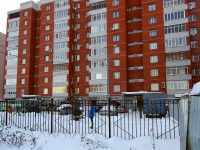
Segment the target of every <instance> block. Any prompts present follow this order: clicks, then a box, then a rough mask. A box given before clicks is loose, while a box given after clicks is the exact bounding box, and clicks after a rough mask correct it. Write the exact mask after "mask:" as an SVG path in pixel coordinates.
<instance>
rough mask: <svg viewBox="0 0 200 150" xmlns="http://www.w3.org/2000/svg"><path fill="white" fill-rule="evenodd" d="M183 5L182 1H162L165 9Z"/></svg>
mask: <svg viewBox="0 0 200 150" xmlns="http://www.w3.org/2000/svg"><path fill="white" fill-rule="evenodd" d="M180 4H184V0H164V1H163V5H164V7H165V8H167V7H171V6H174V5H180Z"/></svg>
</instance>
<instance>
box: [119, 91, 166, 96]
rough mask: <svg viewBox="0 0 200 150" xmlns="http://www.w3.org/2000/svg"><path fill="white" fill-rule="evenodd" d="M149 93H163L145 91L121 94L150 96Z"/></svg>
mask: <svg viewBox="0 0 200 150" xmlns="http://www.w3.org/2000/svg"><path fill="white" fill-rule="evenodd" d="M151 93H163V92H147V91H139V92H122V94H124V95H141V94H151Z"/></svg>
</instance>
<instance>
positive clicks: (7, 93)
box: [5, 88, 16, 95]
mask: <svg viewBox="0 0 200 150" xmlns="http://www.w3.org/2000/svg"><path fill="white" fill-rule="evenodd" d="M13 94H16V89H15V88H12V89H6V90H5V95H13Z"/></svg>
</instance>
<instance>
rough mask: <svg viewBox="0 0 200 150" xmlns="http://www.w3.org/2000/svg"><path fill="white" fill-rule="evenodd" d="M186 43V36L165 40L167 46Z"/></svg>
mask: <svg viewBox="0 0 200 150" xmlns="http://www.w3.org/2000/svg"><path fill="white" fill-rule="evenodd" d="M186 45H187V41H186V37H183V38H176V39H167V40H165V46H166V47H177V46H186Z"/></svg>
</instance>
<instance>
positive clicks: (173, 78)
mask: <svg viewBox="0 0 200 150" xmlns="http://www.w3.org/2000/svg"><path fill="white" fill-rule="evenodd" d="M166 77H167V78H166V80H167V81H178V80H191V79H192V75H191V74H177V75H167V76H166Z"/></svg>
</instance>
